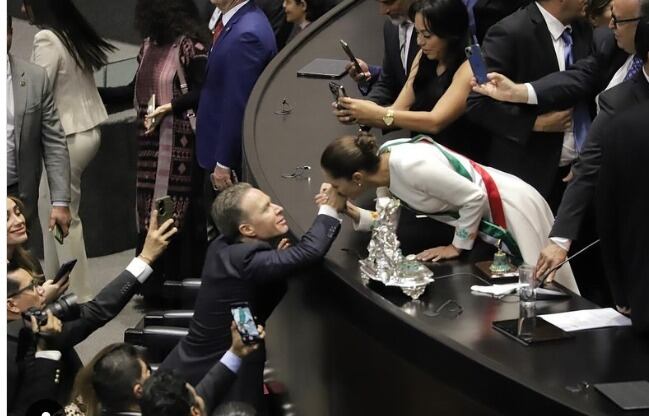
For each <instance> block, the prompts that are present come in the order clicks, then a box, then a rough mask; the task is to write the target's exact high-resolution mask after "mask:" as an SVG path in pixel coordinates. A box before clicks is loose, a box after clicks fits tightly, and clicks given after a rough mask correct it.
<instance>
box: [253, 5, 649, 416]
mask: <svg viewBox="0 0 649 416" xmlns="http://www.w3.org/2000/svg"><path fill="white" fill-rule="evenodd" d="M376 8H377V4H376V2H373V1H369V0H365V1H356V2H354V1H347V2H343V3H342V4H340V5H339V6H338V7H337V8H336V9H334V10H333V11H331V12H330V13H329V14H328V15H326V16H325V18H324V19H323V21H321V22H317V23H316V24H314V25H312V26H311V27H310V28H309V29H308V30H306V31H305V33H303V34H301V35H300V37H299V38H298V39H296V41H295V42H294V43H293V44H290V45H288V46H287V48H285V49H284V50H283V51H282V52H281V53H280V55H278V57H277V58H276V59H275V60H274V61H273V62H272V63H271V65H270V66H269V68H267V70H266V71H265V72H264V74H263V75H262V77H261V79H260V80H259V82H258V83H257V85H256V87H255V90H254V91H253V95H252V96H251V99H250V101H249V104H248V107H247V110H246V118H245V124H244V151H245V158H246V161H247V166H248V169H249V174H250V177H251V179H252V180H253V181H254V182H255V183H256V184H257V185H258V186H259V187H260V188H261V189H262V190H263V191H265V192H266V193H268V194H269V195H270V196H271V198H272V199H273V200H274V202H276V203H278V204H280V205H282V206H283V207H284V209H285V215H286V217H287V220H288V222H289V224H290V226H291V229H292V231H293V233H294V234H296V235H301V234H302V233H303V232H304V231H305V230H306V229H308V227H309V226H310V224H311V222H312V220H313V217H314V214H315V212H316V208H315V206H314V204H313V196H314V195H315V194H316V193H317V191H318V189H319V186H320V183H321V182H322V173H321V170H320V167H319V158H320V154H321V152H322V150H323V149H324V147H325V146H326V145H327V144H328V143H329V142H330V141H331V140H333V139H334V138H336V137H338V136H340V135H343V134H354V133H355V131H356V128H355V127H354V126H342V125H340V124H338V123H337V122H336V120H335V118H334V117H333V116H332V115H331V107H330V105H331V102H332V97H331V93H330V91H329V89H328V86H327V84H328V82H329V81H328V80H322V79H308V78H298V77H296V72H297V70H298V69H300V68H301V67H302V66H304V65H305V64H307V63H309V62H310V61H311V60H312V59H314V58H317V57H323V58H334V59H345V55H344V53H343V51H342V49H341V48H340V46H339V42H338V39H340V38H343V39H345V40H346V41H347V42H348V43H349V45H350V46H351V48H352V50H353V51H354V52H355V53H356V55H357V56H358V57H360V58H363V59H366V60H367V61H368V62H374V63H379V62H381V56H382V50H383V45H382V44H381V42H374V41H372V42H370V41H369V39H373V40H374V39H379V37H380V34H381V33H382V29H381V27H382V24H383V19H382V18H381V17H380V16H378V13H377V12H376ZM359 22H362V23H359ZM369 34H371V35H369ZM340 82H341V83H343V84H344V85H345V87H346V89H347V92H348V94H350V95H351V96H359V95H360V94H359V93H358V90H357V88H356V86H355V84H354V83H353V82H352V81H351V80H350V79H349V78H348V77H346V78H344V79H343V80H341V81H340ZM283 100H286V101H287V102H288V106H289V108H290V110H291V111H290V114H283V115H282V114H276V113H278V112H279V110H281V108H282V101H283ZM305 165H307V166H311V167H312V169H311V170H310V171H308V172H307V175H305V177H304V178H293V179H288V178H283V177H282V175H285V174H290V173H292V172H294V170H295V168H296V167H298V166H305ZM372 197H373V196H372V195H368V196H367V200H370V199H371V198H372ZM414 228H415V230H416V228H417V227H416V226H415V227H414ZM423 234H424V233H423V232H417V236H418V238H419V239H422V238H423V237H422V235H423ZM447 234H448V233H447ZM426 237H430V238H429V239H428V240H429V241H428V243H429V244H432V242H433V241H434V240H435V239H436V238H437V239H438V240H440V237H439V235H435V236H426ZM367 238H368V236H367V235H362V234H360V233H355V232H354V231H353V230H352V228H351V225H350V224H349V221H345V223H344V224H343V229H342V231H341V233H340V235H339V237H338V239H337V241H336V242H335V244H334V246H333V247H332V249H331V250H330V252H329V254H328V256H327V258H326V260H325V267H326V268H327V269H328V270H329V271H330V272H331V273H333V274H335V275H336V276H337V277H338V278H339V279H340V280H341V281H342V282H343V284H344V285H346V287H348V288H349V289H350V290H351V291H352V292H353V295H354V296H356V297H357V299H358V302H356V301H354V302H353V303H354V304H357V306H358V305H365V306H362V308H364V309H370V310H369V311H367V310H364V311H360V312H361V313H366V315H367V316H368V317H371V316H372V315H373V314H374V313H375V312H376V310H380V311H381V313H387V314H389V315H390V316H391V317H392V318H393V321H394V322H396V324H395V325H397V328H395V330H401V329H403V328H398V326H403V327H404V328H406V329H407V331H408V333H412V334H415V336H414V338H413V343H410V344H409V346H408V347H407V348H406V347H403V346H402V354H403V355H404V356H407V359H408V360H410V361H411V362H413V363H415V364H416V365H418V366H420V367H421V368H426V369H427V370H428V371H431V372H436V373H438V374H440V377H441V379H443V380H445V381H446V382H448V383H449V384H451V385H454V386H456V388H459V389H465V390H467V391H470V392H471V395H472V396H473V397H476V398H477V399H478V400H480V401H483V402H485V403H489V404H490V405H493V406H494V407H495V408H497V409H498V410H504V411H507V410H515V409H516V408H518V409H519V410H520V409H525V406H523V407H517V406H520V403H516V400H511V403H509V402H510V400H507V401H506V402H507V403H503V402H505V400H499V399H498V398H497V397H495V398H494V396H498V389H499V388H504V389H514V391H515V392H525V394H531V396H530V397H533V398H535V400H540V401H539V402H537V403H538V404H539V405H541V403H546V404H550V405H549V407H548V408H552V409H562V410H565V411H566V412H569V411H573V412H578V413H585V414H601V415H605V414H606V415H610V414H622V413H623V411H622V410H621V409H619V408H618V407H617V406H616V405H614V404H613V403H612V402H610V401H609V400H608V399H606V398H605V397H603V396H602V395H600V394H599V393H597V392H595V391H594V389H593V388H592V387H591V388H590V389H582V390H581V391H578V392H575V391H574V389H571V387H576V386H579V385H580V384H581V383H583V382H587V383H589V384H591V385H592V384H595V383H601V382H615V381H631V380H641V379H649V341H648V340H646V339H644V340H643V339H640V338H637V337H636V336H635V335H634V334H633V332H632V330H631V328H609V329H598V330H590V331H583V332H579V333H577V334H576V337H575V338H574V339H570V340H564V341H560V342H554V343H547V344H543V345H536V346H530V347H525V346H523V345H521V344H518V343H517V342H514V341H513V340H511V339H509V338H507V337H505V336H503V335H502V334H500V333H498V332H496V331H495V330H493V329H492V327H491V323H492V322H493V321H495V320H502V319H513V318H517V317H518V303H517V302H516V301H514V302H506V301H500V300H495V299H491V298H487V297H480V296H475V295H472V294H470V290H469V287H470V286H471V285H473V284H480V281H479V280H478V278H477V277H476V276H475V275H474V273H475V274H478V271H477V269H475V268H474V267H473V266H472V265H471V263H470V262H468V261H467V260H466V259H463V260H460V261H451V262H448V263H445V264H440V265H438V266H435V267H433V271H434V273H435V276H437V277H438V278H439V277H441V276H445V275H449V274H457V275H454V276H451V277H447V278H440V279H438V280H436V281H435V282H434V283H432V284H431V285H430V286H429V287H428V289H427V290H426V292H425V293H424V295H423V296H422V298H421V299H420V300H419V301H414V302H413V301H409V299H408V298H406V297H405V296H403V295H402V294H401V293H400V292H399V291H395V290H392V289H385V288H383V287H382V286H381V285H380V284H373V283H372V284H370V285H369V286H368V287H366V286H364V285H363V284H362V283H361V280H360V277H359V269H358V263H357V257H356V256H355V255H354V253H355V251H358V252H362V251H363V247H364V244H365V243H366V242H367ZM446 238H447V237H444V238H443V239H441V240H444V239H446ZM447 241H450V239H449V240H447ZM444 242H445V241H436V243H437V244H441V243H444ZM458 273H459V274H458ZM448 299H454V300H456V301H457V302H458V303H459V304H460V305H461V306H462V308H463V313H462V314H461V315H459V316H458V317H457V318H455V319H449V318H446V317H444V316H437V317H432V316H429V315H430V311H431V310H434V309H435V308H437V307H439V305H441V304H442V303H443V302H445V301H446V300H448ZM367 305H369V306H367ZM358 307H361V306H358ZM592 307H594V305H593V304H591V303H590V302H588V301H587V300H585V299H583V298H581V297H578V296H574V297H572V298H571V299H569V300H564V301H556V302H537V314H543V313H552V312H562V311H567V310H575V309H584V308H592ZM388 329H389V328H388ZM384 335H385V339H386V342H387V343H389V342H390V341H389V339H388V338H389V334H384ZM415 341H416V342H415ZM395 348H397V349H398V348H399V347H398V346H396V347H395ZM449 370H452V371H449ZM571 390H573V391H571ZM510 393H511V392H510ZM516 394H517V393H515V394H514V395H516ZM514 395H512V396H514ZM508 396H509V395H508ZM537 403H535V404H534V406H536V405H537ZM541 407H542V406H541ZM624 414H631V415H635V414H649V412H645V413H643V412H624Z"/></svg>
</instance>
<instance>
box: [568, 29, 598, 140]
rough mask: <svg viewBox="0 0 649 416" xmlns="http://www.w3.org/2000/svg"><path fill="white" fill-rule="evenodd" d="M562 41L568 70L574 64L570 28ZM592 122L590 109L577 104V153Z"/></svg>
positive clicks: (574, 113)
mask: <svg viewBox="0 0 649 416" xmlns="http://www.w3.org/2000/svg"><path fill="white" fill-rule="evenodd" d="M561 40H563V43H564V44H565V47H564V48H563V57H564V60H565V63H566V65H565V69H568V68H569V67H570V65H572V63H573V57H572V35H571V34H570V29H569V28H566V30H564V31H563V33H562V34H561ZM590 122H591V120H590V114H589V112H588V107H587V106H586V105H585V104H584V103H579V104H577V105H576V106H575V107H574V108H573V110H572V129H573V132H574V134H575V148H576V150H577V153H579V152H580V151H581V148H582V146H583V144H584V142H585V141H586V136H587V135H588V129H589V128H590Z"/></svg>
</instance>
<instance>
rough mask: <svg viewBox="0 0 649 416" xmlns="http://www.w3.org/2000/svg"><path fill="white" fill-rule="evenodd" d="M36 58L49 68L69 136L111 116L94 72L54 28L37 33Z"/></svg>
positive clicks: (40, 63) (33, 57)
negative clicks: (84, 66) (80, 62)
mask: <svg viewBox="0 0 649 416" xmlns="http://www.w3.org/2000/svg"><path fill="white" fill-rule="evenodd" d="M32 62H34V63H35V64H37V65H39V66H42V67H43V68H45V70H46V71H47V76H48V77H49V79H50V83H51V85H52V88H53V90H54V102H55V103H56V108H57V110H58V113H59V117H60V119H61V125H62V126H63V130H64V131H65V135H66V136H69V135H71V134H74V133H80V132H83V131H86V130H90V129H92V128H94V127H96V126H98V125H99V124H100V123H102V122H103V121H105V120H106V119H107V118H108V114H106V108H105V107H104V104H103V103H102V101H101V97H100V96H99V92H98V91H97V86H96V85H95V79H94V77H93V74H92V73H91V72H89V71H84V70H83V69H82V68H80V67H79V66H78V65H77V63H76V62H75V61H74V58H73V57H72V55H70V53H69V52H68V50H67V49H66V48H65V46H64V45H63V42H61V40H60V39H59V38H58V36H56V34H55V33H54V32H52V31H51V30H47V29H45V30H41V31H40V32H38V33H37V34H36V36H34V47H33V49H32Z"/></svg>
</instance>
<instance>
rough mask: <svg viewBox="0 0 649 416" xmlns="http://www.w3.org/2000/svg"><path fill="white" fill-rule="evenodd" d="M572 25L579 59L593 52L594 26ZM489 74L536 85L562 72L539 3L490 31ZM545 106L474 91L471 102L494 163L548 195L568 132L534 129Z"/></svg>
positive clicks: (471, 115)
mask: <svg viewBox="0 0 649 416" xmlns="http://www.w3.org/2000/svg"><path fill="white" fill-rule="evenodd" d="M571 26H572V38H573V57H574V59H575V60H578V59H581V58H583V57H586V56H588V55H589V54H590V51H591V46H592V28H591V27H590V24H589V23H588V22H585V21H578V22H575V23H574V24H572V25H571ZM483 49H484V55H485V62H486V64H487V67H488V70H489V71H495V72H500V73H501V74H504V75H506V76H507V77H509V78H510V79H512V80H513V81H514V82H518V83H522V82H528V81H533V80H536V79H539V78H541V77H542V76H544V75H547V74H550V73H552V72H556V71H558V70H559V66H558V63H557V57H556V54H555V52H554V47H553V45H552V37H551V35H550V32H549V30H548V27H547V25H546V23H545V20H544V19H543V15H542V14H541V12H540V11H539V9H538V7H537V6H536V4H535V3H532V4H530V5H528V6H526V7H525V8H523V9H520V10H518V11H516V12H514V13H513V14H511V15H510V16H508V17H506V18H504V19H503V20H501V21H500V22H499V23H497V24H496V25H494V26H492V27H491V29H489V32H487V35H486V37H485V39H484V42H483ZM547 110H548V109H546V108H544V107H543V106H529V105H521V104H511V103H502V102H498V101H495V100H493V99H491V98H489V97H487V96H483V95H480V94H476V93H472V94H471V95H470V96H469V99H468V101H467V114H468V116H469V119H470V120H472V121H474V122H475V123H478V124H480V125H482V126H484V127H485V128H486V129H487V130H489V131H490V132H491V134H492V142H491V149H490V151H489V156H488V159H489V164H490V165H491V166H492V167H495V168H497V169H500V170H504V171H505V172H509V173H512V174H514V175H516V176H518V177H520V178H521V179H523V180H524V181H526V182H527V183H529V184H530V185H532V186H533V187H534V188H536V189H537V190H538V191H539V192H540V193H541V195H543V196H544V197H546V198H547V197H548V195H549V194H550V191H551V189H552V187H553V185H554V183H555V180H556V175H557V167H558V165H559V159H560V156H561V149H562V144H563V133H536V132H533V131H532V128H533V126H534V121H535V120H536V117H537V115H540V114H543V113H545V112H547Z"/></svg>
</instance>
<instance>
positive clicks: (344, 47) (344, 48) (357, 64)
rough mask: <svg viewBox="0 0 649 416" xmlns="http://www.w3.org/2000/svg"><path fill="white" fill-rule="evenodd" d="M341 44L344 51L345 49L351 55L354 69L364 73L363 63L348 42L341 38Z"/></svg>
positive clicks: (350, 58)
mask: <svg viewBox="0 0 649 416" xmlns="http://www.w3.org/2000/svg"><path fill="white" fill-rule="evenodd" d="M340 46H342V47H343V51H345V53H346V54H347V56H348V57H349V60H350V61H352V63H353V64H354V69H356V72H358V73H359V74H362V73H363V68H361V65H360V64H359V63H358V61H357V60H356V57H355V56H354V52H352V50H351V48H350V47H349V45H348V44H347V42H345V41H344V40H342V39H340Z"/></svg>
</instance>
